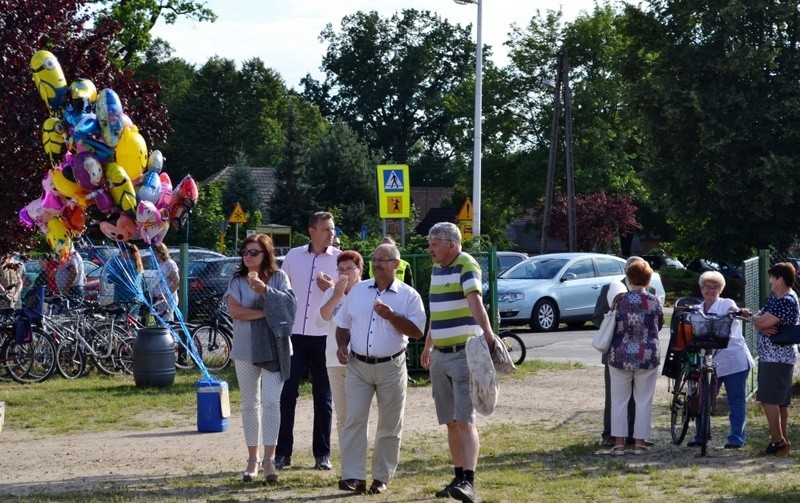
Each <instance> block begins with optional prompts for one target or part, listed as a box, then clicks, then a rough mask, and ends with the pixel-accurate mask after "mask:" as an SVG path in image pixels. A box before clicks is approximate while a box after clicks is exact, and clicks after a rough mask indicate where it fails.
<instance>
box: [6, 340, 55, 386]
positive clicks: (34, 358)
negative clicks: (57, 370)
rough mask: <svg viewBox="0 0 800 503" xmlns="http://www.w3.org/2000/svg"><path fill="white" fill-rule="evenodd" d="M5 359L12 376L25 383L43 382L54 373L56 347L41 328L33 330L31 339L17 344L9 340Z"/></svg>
mask: <svg viewBox="0 0 800 503" xmlns="http://www.w3.org/2000/svg"><path fill="white" fill-rule="evenodd" d="M3 359H4V361H5V362H6V369H7V370H8V372H9V374H10V375H11V378H12V379H14V380H15V381H17V382H19V383H23V384H30V383H35V382H42V381H44V380H45V379H47V378H48V377H50V376H51V375H53V371H54V367H55V362H56V361H55V359H56V348H55V346H54V345H53V341H52V340H51V339H50V338H49V337H47V336H46V335H45V334H44V333H43V332H42V331H41V330H38V329H36V328H34V329H33V331H32V332H31V340H30V341H29V342H24V343H21V344H17V342H16V341H15V340H13V339H10V340H9V344H8V346H7V347H6V350H5V354H4V355H3Z"/></svg>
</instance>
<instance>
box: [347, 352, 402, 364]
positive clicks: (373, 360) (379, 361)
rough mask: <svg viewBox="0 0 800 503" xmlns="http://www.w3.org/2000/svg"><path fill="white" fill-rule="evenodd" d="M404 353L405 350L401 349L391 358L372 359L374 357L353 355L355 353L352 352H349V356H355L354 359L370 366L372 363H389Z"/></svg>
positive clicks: (379, 357)
mask: <svg viewBox="0 0 800 503" xmlns="http://www.w3.org/2000/svg"><path fill="white" fill-rule="evenodd" d="M405 352H406V350H405V349H401V350H400V351H398V352H397V353H395V354H393V355H392V356H378V357H374V356H364V355H360V354H358V353H355V352H353V351H350V354H352V355H353V356H355V357H356V360H361V361H362V362H364V363H370V364H373V363H386V362H390V361H392V360H394V359H395V358H397V357H398V356H400V355H402V354H403V353H405Z"/></svg>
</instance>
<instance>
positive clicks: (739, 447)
mask: <svg viewBox="0 0 800 503" xmlns="http://www.w3.org/2000/svg"><path fill="white" fill-rule="evenodd" d="M741 448H742V446H741V445H739V444H725V449H741Z"/></svg>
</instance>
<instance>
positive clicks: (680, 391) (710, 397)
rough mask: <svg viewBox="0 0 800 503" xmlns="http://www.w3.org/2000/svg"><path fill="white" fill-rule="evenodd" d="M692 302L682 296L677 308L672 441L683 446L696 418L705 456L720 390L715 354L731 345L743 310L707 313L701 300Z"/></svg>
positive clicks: (671, 419) (671, 422) (677, 302)
mask: <svg viewBox="0 0 800 503" xmlns="http://www.w3.org/2000/svg"><path fill="white" fill-rule="evenodd" d="M682 301H683V302H682ZM690 302H691V301H686V299H679V300H678V301H676V307H675V310H676V313H677V314H676V318H675V319H676V322H675V323H674V325H675V334H674V338H671V340H673V341H674V344H673V347H672V349H673V350H676V351H680V358H681V360H680V361H681V367H680V370H679V372H678V375H677V377H675V383H674V386H673V389H672V394H673V396H672V403H671V405H670V434H671V436H672V442H673V443H674V444H675V445H680V444H681V443H682V442H683V440H684V438H685V437H686V432H687V431H688V428H689V422H690V421H691V420H692V419H694V420H695V421H696V424H697V426H698V430H697V434H698V436H699V438H700V455H701V456H705V455H706V453H707V450H708V441H709V440H710V439H711V416H712V415H713V413H714V410H715V408H716V399H717V391H718V389H719V384H718V378H717V364H716V363H714V354H715V352H716V351H717V350H720V349H725V348H726V347H728V341H729V340H730V334H731V325H732V323H733V320H734V319H735V318H737V317H739V314H740V313H741V312H740V311H732V312H730V313H726V314H722V315H715V314H704V313H703V312H702V310H701V305H700V304H699V301H698V303H696V304H691V303H690Z"/></svg>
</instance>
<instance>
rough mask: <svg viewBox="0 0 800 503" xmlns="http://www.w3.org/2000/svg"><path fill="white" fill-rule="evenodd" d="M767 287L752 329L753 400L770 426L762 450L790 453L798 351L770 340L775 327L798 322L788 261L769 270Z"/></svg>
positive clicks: (791, 273)
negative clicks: (754, 362)
mask: <svg viewBox="0 0 800 503" xmlns="http://www.w3.org/2000/svg"><path fill="white" fill-rule="evenodd" d="M767 273H768V274H769V286H770V290H771V291H772V295H771V296H770V297H769V299H767V303H766V304H764V307H763V308H761V311H759V313H758V314H756V315H754V316H753V318H752V320H753V326H755V328H756V330H758V337H756V349H758V357H759V361H758V391H757V392H756V400H758V401H759V402H761V407H762V408H763V409H764V415H765V416H767V422H768V423H769V433H770V442H769V444H768V445H767V447H766V449H765V450H764V453H765V454H769V455H786V454H788V453H789V447H790V446H791V444H790V443H789V439H788V437H787V426H788V423H789V404H790V403H791V399H792V376H793V374H794V363H795V359H796V358H797V350H796V349H795V346H794V345H791V346H778V345H776V344H773V343H772V341H770V340H769V338H770V336H771V335H773V334H774V333H775V332H776V331H777V330H778V327H782V326H790V325H796V324H797V320H798V304H797V295H795V293H794V290H792V287H793V286H794V283H795V277H796V276H795V274H796V273H795V269H794V266H793V265H792V264H790V263H789V262H781V263H779V264H775V265H774V266H772V267H770V268H769V270H768V271H767Z"/></svg>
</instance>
